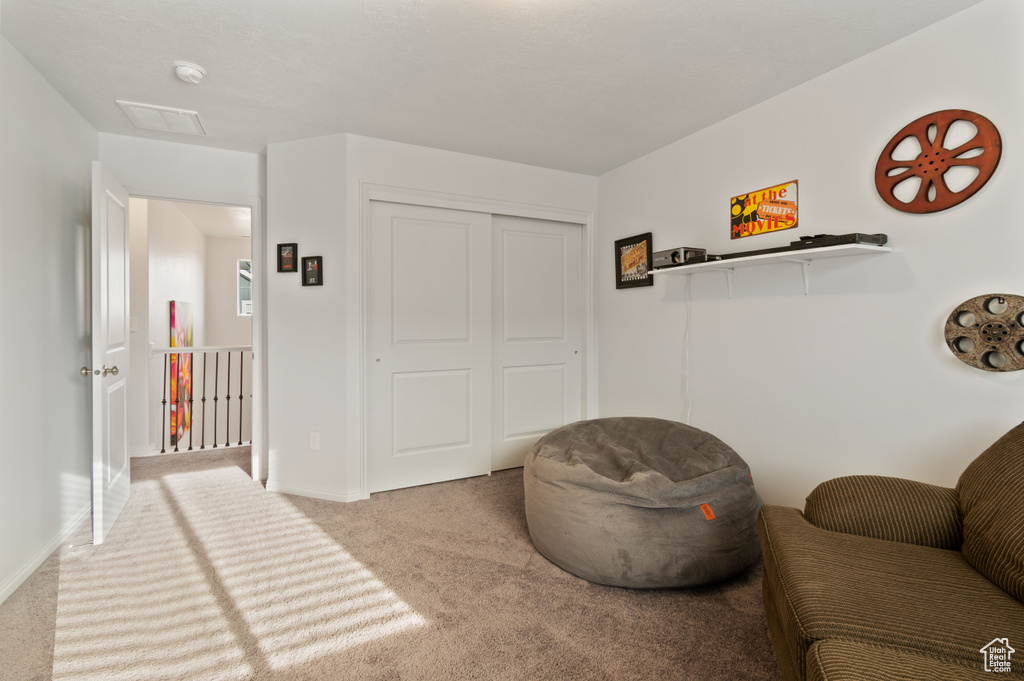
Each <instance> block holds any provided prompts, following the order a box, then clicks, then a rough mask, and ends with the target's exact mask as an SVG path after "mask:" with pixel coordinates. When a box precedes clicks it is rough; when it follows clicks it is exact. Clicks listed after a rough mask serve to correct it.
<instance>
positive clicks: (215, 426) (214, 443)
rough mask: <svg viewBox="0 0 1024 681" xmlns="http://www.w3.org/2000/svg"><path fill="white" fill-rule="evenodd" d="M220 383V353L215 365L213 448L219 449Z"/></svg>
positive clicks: (216, 355) (215, 359)
mask: <svg viewBox="0 0 1024 681" xmlns="http://www.w3.org/2000/svg"><path fill="white" fill-rule="evenodd" d="M219 381H220V353H219V352H218V353H215V354H214V363H213V448H214V449H217V399H218V398H217V383H218V382H219Z"/></svg>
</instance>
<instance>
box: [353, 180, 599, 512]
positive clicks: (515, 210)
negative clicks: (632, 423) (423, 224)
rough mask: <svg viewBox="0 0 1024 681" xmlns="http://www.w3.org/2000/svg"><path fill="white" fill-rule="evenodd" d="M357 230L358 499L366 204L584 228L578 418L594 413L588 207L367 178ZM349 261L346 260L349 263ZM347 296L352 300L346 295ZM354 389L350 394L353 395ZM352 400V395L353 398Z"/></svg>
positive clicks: (363, 415) (364, 488) (364, 493)
mask: <svg viewBox="0 0 1024 681" xmlns="http://www.w3.org/2000/svg"><path fill="white" fill-rule="evenodd" d="M359 188H360V191H359V231H358V238H359V243H358V244H350V246H352V247H354V248H355V250H357V252H358V253H359V261H358V265H357V266H356V267H351V268H349V272H348V283H349V286H350V287H351V289H350V290H351V291H352V292H353V294H354V297H355V299H356V300H358V305H359V315H358V319H359V326H358V329H357V330H356V331H357V333H355V334H351V335H350V336H349V337H350V339H351V340H353V341H354V342H355V343H356V344H357V346H358V347H357V351H356V352H351V353H349V355H348V360H349V366H348V372H349V375H350V376H358V377H359V380H358V381H353V382H351V383H352V386H351V389H350V392H349V409H348V411H349V413H348V422H349V423H350V424H355V426H356V427H355V428H354V431H355V433H356V438H357V439H358V443H356V444H357V449H356V451H358V452H359V456H358V468H359V470H358V476H357V479H358V480H359V498H361V499H368V498H369V496H370V492H369V489H370V487H369V480H368V464H367V461H368V457H369V452H368V451H367V437H366V434H367V432H368V428H369V423H368V415H367V412H366V405H367V403H368V397H369V392H368V391H369V385H368V381H367V380H366V367H367V366H368V363H369V361H370V357H369V355H368V354H367V353H368V352H369V337H368V333H369V332H368V329H369V324H368V317H367V315H368V314H369V309H370V304H369V293H368V292H369V286H368V277H369V275H368V273H369V271H370V267H371V263H370V262H369V258H370V253H369V248H368V245H369V243H370V240H369V235H370V229H371V225H370V202H371V201H387V202H390V203H404V204H412V205H416V206H428V207H432V208H450V209H454V210H464V211H471V212H477V213H490V214H492V215H509V216H512V217H521V218H534V219H538V220H551V221H554V222H569V223H573V224H577V225H582V226H583V272H582V276H583V349H582V351H583V356H584V360H583V367H584V370H583V395H582V399H583V418H594V417H595V416H596V415H597V382H596V381H595V380H594V377H595V376H596V375H597V372H596V369H597V342H596V330H595V327H594V286H593V272H594V257H593V256H594V214H593V213H591V212H587V211H578V210H570V209H564V208H552V207H550V206H539V205H534V204H528V203H518V202H514V201H503V200H500V199H492V198H485V197H476V196H463V195H460V194H446V193H442V192H434V191H428V190H422V189H409V188H407V187H394V186H389V185H383V184H376V183H371V182H360V184H359ZM350 262H351V261H350ZM350 300H352V298H350ZM353 393H355V394H353ZM353 398H354V399H353Z"/></svg>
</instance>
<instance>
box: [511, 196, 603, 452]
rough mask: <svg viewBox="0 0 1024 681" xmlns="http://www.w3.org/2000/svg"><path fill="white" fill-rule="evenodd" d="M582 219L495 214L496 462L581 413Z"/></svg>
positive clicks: (531, 443) (573, 419)
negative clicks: (565, 220)
mask: <svg viewBox="0 0 1024 681" xmlns="http://www.w3.org/2000/svg"><path fill="white" fill-rule="evenodd" d="M582 258H583V227H582V226H580V225H572V224H566V223H562V222H548V221H544V220H530V219H524V218H513V217H505V216H499V215H496V216H494V270H495V271H494V311H495V314H494V341H495V342H494V373H493V376H494V387H495V390H494V411H493V414H494V415H493V422H494V427H493V431H494V447H493V452H492V469H493V470H501V469H504V468H513V467H516V466H522V465H523V460H524V459H525V457H526V452H527V451H528V450H529V448H530V447H531V446H532V445H533V444H534V443H535V442H536V441H537V439H538V438H540V437H541V436H542V435H544V434H545V433H547V432H548V431H550V430H553V429H555V428H558V427H559V426H562V425H565V424H566V423H572V422H573V421H578V420H579V419H580V418H582V398H583V345H582V343H583V279H582V277H583V274H582Z"/></svg>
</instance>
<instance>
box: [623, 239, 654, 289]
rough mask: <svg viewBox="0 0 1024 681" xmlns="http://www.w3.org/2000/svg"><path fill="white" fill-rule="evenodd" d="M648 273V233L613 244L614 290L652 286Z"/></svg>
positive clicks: (649, 240) (649, 267)
mask: <svg viewBox="0 0 1024 681" xmlns="http://www.w3.org/2000/svg"><path fill="white" fill-rule="evenodd" d="M650 272H651V233H650V232H647V233H646V234H637V235H636V236H631V237H629V238H627V239H619V240H618V241H616V242H615V288H633V287H636V286H654V277H652V276H651V274H650Z"/></svg>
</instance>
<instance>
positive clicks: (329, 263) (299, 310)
mask: <svg viewBox="0 0 1024 681" xmlns="http://www.w3.org/2000/svg"><path fill="white" fill-rule="evenodd" d="M267 179H268V195H267V233H268V238H267V240H268V243H269V244H271V248H270V249H269V250H270V251H271V252H270V253H268V263H267V264H268V267H270V268H271V269H274V268H275V267H276V264H275V262H274V260H273V258H274V254H273V246H274V245H275V244H277V243H287V242H297V243H298V244H299V247H298V248H299V255H300V256H304V255H322V256H323V257H324V285H323V286H322V287H306V288H303V287H302V286H301V285H300V282H299V275H298V274H278V273H276V272H274V273H272V274H271V275H270V280H269V284H270V287H269V288H270V290H269V293H268V301H269V306H270V309H271V310H272V315H271V318H270V328H269V344H270V348H269V354H270V355H271V356H272V357H273V362H272V365H271V368H270V375H269V393H270V400H271V403H270V411H271V416H270V419H271V421H270V455H271V471H270V478H269V480H268V488H270V489H278V490H281V491H288V492H294V493H299V494H307V495H310V496H320V497H325V498H334V499H358V498H360V497H361V496H363V494H364V489H363V487H362V480H361V476H362V473H363V471H362V470H361V468H360V456H359V449H360V446H361V443H360V440H359V436H360V428H359V419H360V410H359V402H360V400H361V395H362V392H361V390H362V388H361V385H360V382H359V373H360V362H361V358H360V357H359V351H358V347H359V343H360V336H361V328H360V315H361V307H360V306H361V294H362V292H361V288H360V276H361V268H362V264H361V261H360V259H361V250H360V239H361V222H360V221H361V219H362V212H361V211H362V207H363V206H362V197H363V192H364V191H365V190H366V189H367V188H368V187H370V186H371V185H372V186H378V187H379V186H387V187H396V188H402V189H405V190H412V191H420V192H425V193H433V194H447V195H451V196H453V197H459V198H462V199H470V200H480V203H481V205H486V204H487V203H488V202H492V203H501V204H504V205H505V206H506V207H508V210H509V211H510V212H514V211H516V210H527V209H536V208H537V207H538V206H540V207H544V208H546V209H548V210H550V211H555V212H557V211H559V210H562V211H566V212H575V213H577V214H591V213H593V212H594V210H595V209H596V206H597V179H596V178H593V177H587V176H583V175H577V174H573V173H565V172H560V171H553V170H547V169H542V168H536V167H532V166H525V165H520V164H514V163H507V162H503V161H496V160H493V159H486V158H480V157H476V156H468V155H465V154H457V153H453V152H447V151H441V150H437V149H429V148H425V147H417V146H411V145H406V144H398V143H394V142H387V141H384V140H377V139H371V138H367V137H360V136H358V135H333V136H328V137H322V138H317V139H312V140H301V141H298V142H288V143H282V144H272V145H270V146H269V148H268V150H267ZM310 431H317V432H319V433H320V446H321V449H320V451H319V452H316V453H314V452H310V451H309V449H308V443H309V432H310Z"/></svg>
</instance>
